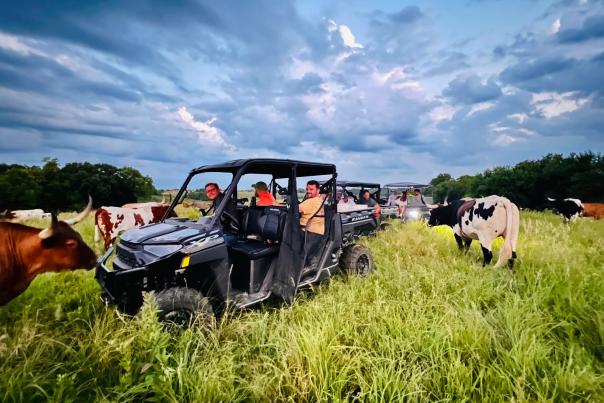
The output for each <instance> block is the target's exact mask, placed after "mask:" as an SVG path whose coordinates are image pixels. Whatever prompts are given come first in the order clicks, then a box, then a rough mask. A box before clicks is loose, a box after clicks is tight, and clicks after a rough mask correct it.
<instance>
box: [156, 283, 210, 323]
mask: <svg viewBox="0 0 604 403" xmlns="http://www.w3.org/2000/svg"><path fill="white" fill-rule="evenodd" d="M155 301H156V302H157V315H158V318H159V320H160V321H162V322H167V323H172V324H175V325H178V326H182V327H188V326H190V325H191V324H192V323H193V321H195V320H196V319H197V320H200V321H201V322H202V323H203V324H204V325H213V324H214V321H215V319H216V317H215V315H214V310H213V309H212V305H211V304H210V301H209V300H208V298H206V297H204V296H203V294H202V293H201V292H199V291H197V290H194V289H192V288H186V287H172V288H168V289H167V290H163V291H159V292H158V293H156V294H155Z"/></svg>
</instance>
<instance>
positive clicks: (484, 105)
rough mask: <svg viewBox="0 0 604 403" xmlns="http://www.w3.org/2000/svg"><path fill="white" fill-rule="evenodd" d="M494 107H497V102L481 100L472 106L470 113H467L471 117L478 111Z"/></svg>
mask: <svg viewBox="0 0 604 403" xmlns="http://www.w3.org/2000/svg"><path fill="white" fill-rule="evenodd" d="M493 107H495V104H494V103H492V102H481V103H479V104H476V105H473V106H472V108H471V109H470V111H469V112H468V114H467V115H466V117H467V118H469V117H470V116H472V115H473V114H475V113H477V112H480V111H486V110H489V109H491V108H493Z"/></svg>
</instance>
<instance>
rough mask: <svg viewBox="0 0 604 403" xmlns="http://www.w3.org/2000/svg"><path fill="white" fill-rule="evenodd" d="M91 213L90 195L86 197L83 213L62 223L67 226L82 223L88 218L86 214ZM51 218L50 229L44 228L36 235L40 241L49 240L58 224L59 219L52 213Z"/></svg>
mask: <svg viewBox="0 0 604 403" xmlns="http://www.w3.org/2000/svg"><path fill="white" fill-rule="evenodd" d="M91 211H92V197H91V196H90V195H88V204H87V205H86V208H85V209H84V211H82V212H81V213H80V214H78V215H77V216H75V217H73V218H70V219H68V220H65V221H63V222H64V223H65V224H69V225H74V224H77V223H79V222H80V221H82V220H83V219H84V218H86V217H87V216H88V214H90V212H91ZM51 217H52V221H51V223H50V227H48V228H44V229H43V230H42V231H40V232H39V233H38V236H39V237H40V238H42V239H47V238H50V237H51V236H52V234H53V233H54V228H56V226H57V224H59V219H58V218H57V216H56V214H54V213H52V214H51Z"/></svg>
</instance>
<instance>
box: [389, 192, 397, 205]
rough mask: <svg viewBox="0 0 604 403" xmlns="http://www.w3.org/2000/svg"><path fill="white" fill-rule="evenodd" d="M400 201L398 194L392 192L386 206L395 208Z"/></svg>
mask: <svg viewBox="0 0 604 403" xmlns="http://www.w3.org/2000/svg"><path fill="white" fill-rule="evenodd" d="M397 199H398V192H397V191H396V190H393V191H391V192H390V196H388V201H387V202H386V206H388V207H394V206H396V201H397Z"/></svg>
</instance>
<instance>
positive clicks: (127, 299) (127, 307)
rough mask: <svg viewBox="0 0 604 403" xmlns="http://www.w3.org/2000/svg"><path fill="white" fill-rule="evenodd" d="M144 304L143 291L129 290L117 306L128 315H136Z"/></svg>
mask: <svg viewBox="0 0 604 403" xmlns="http://www.w3.org/2000/svg"><path fill="white" fill-rule="evenodd" d="M141 306H143V293H142V292H128V293H125V294H123V295H122V298H120V299H119V300H118V302H117V308H118V309H119V310H120V311H122V312H123V313H125V314H126V315H130V316H134V315H136V313H137V312H138V311H139V309H141Z"/></svg>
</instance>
